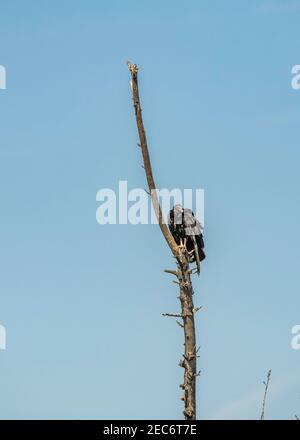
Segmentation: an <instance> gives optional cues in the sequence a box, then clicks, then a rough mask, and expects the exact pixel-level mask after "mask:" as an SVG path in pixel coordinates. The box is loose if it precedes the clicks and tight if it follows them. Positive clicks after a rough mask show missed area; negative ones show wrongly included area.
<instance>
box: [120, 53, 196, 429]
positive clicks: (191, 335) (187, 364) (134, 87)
mask: <svg viewBox="0 0 300 440" xmlns="http://www.w3.org/2000/svg"><path fill="white" fill-rule="evenodd" d="M127 65H128V68H129V71H130V73H131V81H130V84H131V91H132V99H133V105H134V109H135V116H136V123H137V128H138V134H139V139H140V145H139V146H140V147H141V150H142V155H143V161H144V168H145V173H146V178H147V183H148V187H149V192H150V196H151V199H152V203H153V207H154V210H155V214H156V216H157V219H158V222H159V227H160V229H161V232H162V234H163V236H164V237H165V239H166V241H167V243H168V246H169V248H170V249H171V251H172V253H173V255H174V257H175V258H176V260H177V270H166V271H165V272H167V273H170V274H172V275H175V276H176V277H177V279H178V284H179V288H180V294H179V299H180V302H181V313H165V314H163V315H164V316H171V317H179V318H181V319H182V320H183V324H181V323H179V324H180V326H181V327H183V330H184V346H185V349H184V355H183V358H182V360H181V362H180V366H181V367H183V368H184V381H183V384H182V385H180V386H181V388H182V389H183V390H184V396H183V397H182V400H183V401H184V416H185V418H186V420H195V419H196V377H197V376H198V374H197V351H198V350H197V348H196V332H195V319H194V315H195V313H196V312H197V311H198V310H200V307H198V308H196V309H195V308H194V304H193V286H192V282H191V274H192V273H193V271H192V270H191V269H190V268H189V256H188V253H187V250H186V249H185V247H183V246H178V245H177V244H176V242H175V240H174V238H173V236H172V235H171V233H170V231H169V229H168V226H167V225H166V223H165V222H164V219H163V215H162V211H161V207H160V204H159V200H158V196H157V192H156V186H155V181H154V178H153V173H152V168H151V161H150V155H149V150H148V145H147V138H146V133H145V129H144V124H143V119H142V109H141V104H140V98H139V90H138V66H137V65H136V64H131V63H129V62H128V63H127Z"/></svg>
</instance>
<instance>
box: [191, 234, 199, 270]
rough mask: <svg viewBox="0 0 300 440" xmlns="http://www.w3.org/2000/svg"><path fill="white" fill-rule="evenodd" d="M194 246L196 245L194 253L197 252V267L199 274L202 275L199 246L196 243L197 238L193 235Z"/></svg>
mask: <svg viewBox="0 0 300 440" xmlns="http://www.w3.org/2000/svg"><path fill="white" fill-rule="evenodd" d="M192 239H193V244H194V252H195V260H196V266H197V274H198V275H200V258H199V252H198V244H197V241H196V238H195V236H194V235H192Z"/></svg>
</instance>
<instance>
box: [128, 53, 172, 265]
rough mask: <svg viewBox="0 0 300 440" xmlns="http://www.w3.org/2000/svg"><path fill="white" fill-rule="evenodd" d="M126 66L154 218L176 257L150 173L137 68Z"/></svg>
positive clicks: (132, 65) (129, 64)
mask: <svg viewBox="0 0 300 440" xmlns="http://www.w3.org/2000/svg"><path fill="white" fill-rule="evenodd" d="M127 66H128V69H129V71H130V73H131V83H130V84H131V91H132V100H133V106H134V109H135V117H136V123H137V128H138V133H139V138H140V147H141V149H142V154H143V161H144V167H145V172H146V178H147V183H148V187H149V192H150V194H151V200H152V203H153V207H154V211H155V214H156V218H157V220H158V223H159V227H160V229H161V232H162V234H163V236H164V237H165V239H166V241H167V243H168V245H169V247H170V249H171V251H172V253H173V255H174V256H175V257H177V256H178V246H177V244H176V242H175V240H174V238H173V237H172V235H171V233H170V231H169V228H168V227H167V225H166V223H165V221H164V219H163V215H162V211H161V207H160V204H159V200H158V197H157V190H156V185H155V181H154V177H153V173H152V167H151V161H150V155H149V151H148V144H147V137H146V132H145V129H144V123H143V118H142V108H141V104H140V97H139V87H138V79H137V75H138V70H139V68H138V66H137V65H136V64H131V63H130V62H129V61H127Z"/></svg>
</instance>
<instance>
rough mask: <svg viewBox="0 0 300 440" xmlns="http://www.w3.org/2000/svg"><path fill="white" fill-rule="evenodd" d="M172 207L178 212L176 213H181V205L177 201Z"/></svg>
mask: <svg viewBox="0 0 300 440" xmlns="http://www.w3.org/2000/svg"><path fill="white" fill-rule="evenodd" d="M174 209H175V211H176V213H178V214H182V213H183V207H182V205H180V204H179V203H178V204H177V205H175V206H174Z"/></svg>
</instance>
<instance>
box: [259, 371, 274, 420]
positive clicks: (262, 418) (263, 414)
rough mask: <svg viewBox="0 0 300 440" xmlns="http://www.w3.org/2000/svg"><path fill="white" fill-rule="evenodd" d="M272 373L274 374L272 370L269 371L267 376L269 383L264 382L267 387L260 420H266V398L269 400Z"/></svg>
mask: <svg viewBox="0 0 300 440" xmlns="http://www.w3.org/2000/svg"><path fill="white" fill-rule="evenodd" d="M271 373H272V370H269V371H268V375H267V381H266V382H265V381H264V382H263V384H264V386H265V392H264V398H263V401H262V407H261V415H260V420H265V406H266V398H267V392H268V388H269V383H270V379H271Z"/></svg>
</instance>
